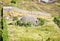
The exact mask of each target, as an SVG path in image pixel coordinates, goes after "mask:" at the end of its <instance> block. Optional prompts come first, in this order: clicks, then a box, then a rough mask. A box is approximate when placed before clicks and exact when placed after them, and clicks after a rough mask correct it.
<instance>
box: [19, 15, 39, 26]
mask: <svg viewBox="0 0 60 41" xmlns="http://www.w3.org/2000/svg"><path fill="white" fill-rule="evenodd" d="M20 20H21V21H22V22H29V23H31V25H34V26H36V25H38V24H39V23H38V19H37V18H35V17H34V16H32V15H26V16H23V17H22V18H21V19H20Z"/></svg>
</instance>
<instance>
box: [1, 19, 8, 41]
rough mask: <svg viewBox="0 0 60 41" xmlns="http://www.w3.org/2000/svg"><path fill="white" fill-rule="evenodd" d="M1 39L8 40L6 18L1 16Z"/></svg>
mask: <svg viewBox="0 0 60 41" xmlns="http://www.w3.org/2000/svg"><path fill="white" fill-rule="evenodd" d="M2 21H3V28H4V29H3V34H2V35H3V41H9V40H8V39H9V38H8V31H7V24H6V20H5V18H3V20H2Z"/></svg>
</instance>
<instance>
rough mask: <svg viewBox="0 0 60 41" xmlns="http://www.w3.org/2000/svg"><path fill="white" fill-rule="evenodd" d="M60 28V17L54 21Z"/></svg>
mask: <svg viewBox="0 0 60 41" xmlns="http://www.w3.org/2000/svg"><path fill="white" fill-rule="evenodd" d="M53 21H54V22H55V23H56V24H57V25H58V26H59V28H60V17H54V20H53Z"/></svg>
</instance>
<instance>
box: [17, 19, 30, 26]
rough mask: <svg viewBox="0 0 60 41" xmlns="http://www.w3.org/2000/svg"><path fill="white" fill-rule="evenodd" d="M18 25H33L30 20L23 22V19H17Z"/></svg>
mask: <svg viewBox="0 0 60 41" xmlns="http://www.w3.org/2000/svg"><path fill="white" fill-rule="evenodd" d="M17 25H19V26H31V23H29V22H22V21H21V20H18V21H17Z"/></svg>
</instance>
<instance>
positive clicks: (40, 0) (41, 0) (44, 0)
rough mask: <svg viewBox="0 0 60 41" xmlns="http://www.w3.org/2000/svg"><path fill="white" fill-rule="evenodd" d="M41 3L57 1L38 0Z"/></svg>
mask: <svg viewBox="0 0 60 41" xmlns="http://www.w3.org/2000/svg"><path fill="white" fill-rule="evenodd" d="M38 1H39V2H45V3H53V2H55V0H38Z"/></svg>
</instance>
